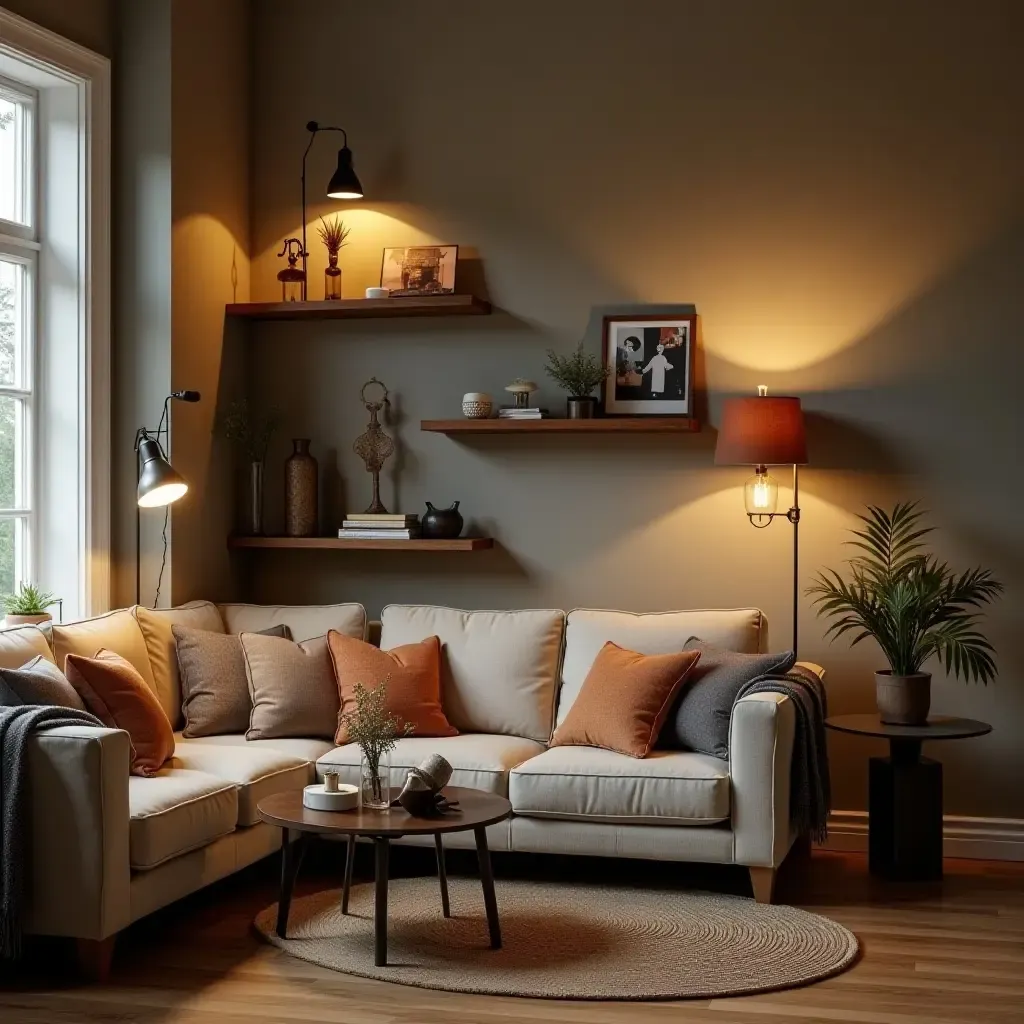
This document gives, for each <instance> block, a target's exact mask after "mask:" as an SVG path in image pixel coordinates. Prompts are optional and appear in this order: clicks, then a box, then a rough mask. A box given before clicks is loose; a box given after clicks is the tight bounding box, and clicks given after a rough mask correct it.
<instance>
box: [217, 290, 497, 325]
mask: <svg viewBox="0 0 1024 1024" xmlns="http://www.w3.org/2000/svg"><path fill="white" fill-rule="evenodd" d="M224 309H225V313H226V315H227V316H234V317H241V318H242V319H245V320H368V319H373V318H378V319H379V318H384V317H400V316H486V315H487V314H488V313H490V311H491V304H490V303H489V302H486V301H484V300H483V299H478V298H477V297H476V296H475V295H416V296H412V295H410V296H406V297H401V298H393V299H334V300H332V301H329V302H320V301H317V302H232V303H229V304H228V305H227V306H225V308H224Z"/></svg>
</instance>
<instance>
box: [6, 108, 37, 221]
mask: <svg viewBox="0 0 1024 1024" xmlns="http://www.w3.org/2000/svg"><path fill="white" fill-rule="evenodd" d="M29 114H30V108H29V107H28V106H27V105H26V104H24V103H21V102H19V101H18V99H17V98H16V97H15V96H12V95H9V94H7V93H4V92H0V218H2V219H4V220H12V221H15V222H17V223H18V224H29V223H31V218H30V216H29V193H28V189H29V182H30V180H31V179H30V174H29V168H28V166H27V158H28V145H27V143H28V137H29Z"/></svg>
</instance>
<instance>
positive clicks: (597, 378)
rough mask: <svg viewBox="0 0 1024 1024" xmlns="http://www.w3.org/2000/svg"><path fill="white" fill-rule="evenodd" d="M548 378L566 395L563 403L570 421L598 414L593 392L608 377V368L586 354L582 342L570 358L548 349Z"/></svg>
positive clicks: (589, 417) (589, 354)
mask: <svg viewBox="0 0 1024 1024" xmlns="http://www.w3.org/2000/svg"><path fill="white" fill-rule="evenodd" d="M545 370H546V372H547V375H548V376H549V377H550V378H551V379H552V380H553V381H554V382H555V383H556V384H557V385H558V386H559V387H560V388H562V390H563V391H568V392H569V397H568V398H567V399H566V402H565V414H566V416H568V417H569V419H571V420H589V419H592V418H593V417H594V415H595V414H596V412H597V399H596V398H595V397H594V394H593V392H594V389H595V388H597V387H600V385H602V384H603V383H604V381H605V378H606V377H607V376H608V370H609V368H608V367H607V366H604V365H602V363H601V361H600V360H599V359H598V358H597V357H596V356H594V355H592V354H591V353H589V352H584V351H583V342H582V341H581V342H580V343H579V344H578V345H577V346H576V349H575V351H574V352H573V353H572V355H569V356H560V355H559V354H558V353H557V352H554V351H552V350H551V349H549V350H548V365H547V366H546V367H545Z"/></svg>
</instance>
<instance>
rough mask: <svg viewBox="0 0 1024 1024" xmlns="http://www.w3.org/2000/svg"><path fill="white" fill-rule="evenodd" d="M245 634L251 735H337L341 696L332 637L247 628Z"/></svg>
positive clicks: (263, 737) (256, 737) (248, 735)
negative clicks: (295, 636) (295, 637)
mask: <svg viewBox="0 0 1024 1024" xmlns="http://www.w3.org/2000/svg"><path fill="white" fill-rule="evenodd" d="M239 640H240V641H241V644H242V653H243V654H244V655H245V674H246V678H247V680H248V683H249V696H250V697H251V698H252V715H251V716H250V718H249V730H248V732H247V733H246V734H245V738H246V739H247V740H267V739H274V738H281V737H285V736H302V737H305V738H307V739H325V740H330V739H333V738H334V730H335V729H336V728H337V726H338V711H339V709H340V707H341V701H340V699H339V697H338V684H337V682H336V681H335V678H334V666H333V665H332V663H331V654H330V651H329V649H328V647H327V637H326V636H318V637H315V638H314V639H313V640H306V641H304V642H303V643H301V644H297V643H293V642H292V641H291V640H284V639H282V638H281V637H275V636H261V635H260V634H258V633H242V634H241V635H240V637H239Z"/></svg>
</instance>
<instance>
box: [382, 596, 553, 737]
mask: <svg viewBox="0 0 1024 1024" xmlns="http://www.w3.org/2000/svg"><path fill="white" fill-rule="evenodd" d="M564 627H565V612H563V611H560V610H558V609H556V608H548V609H529V610H525V611H461V610H459V609H457V608H441V607H436V606H433V605H400V604H393V605H388V606H387V607H386V608H385V609H384V611H383V612H382V613H381V637H380V646H381V647H382V648H383V649H384V650H391V649H392V648H394V647H401V646H402V645H403V644H414V643H419V642H420V641H421V640H425V639H426V638H427V637H430V636H437V637H439V638H440V640H441V644H442V645H443V656H442V662H441V697H442V703H443V704H444V709H445V714H446V715H447V716H448V720H449V721H450V722H451V723H452V725H454V726H455V728H456V729H458V730H459V731H460V732H484V733H502V734H505V735H509V736H525V737H527V738H528V739H532V740H537V741H538V742H539V743H546V742H547V741H548V739H549V738H550V736H551V727H552V721H553V717H554V709H555V697H556V693H557V689H558V664H559V660H560V656H561V650H562V637H563V633H564Z"/></svg>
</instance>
